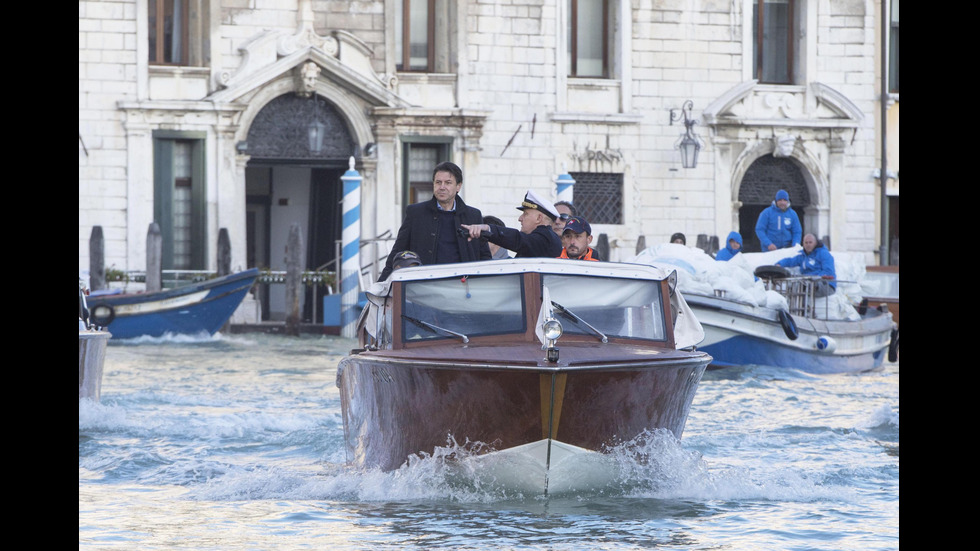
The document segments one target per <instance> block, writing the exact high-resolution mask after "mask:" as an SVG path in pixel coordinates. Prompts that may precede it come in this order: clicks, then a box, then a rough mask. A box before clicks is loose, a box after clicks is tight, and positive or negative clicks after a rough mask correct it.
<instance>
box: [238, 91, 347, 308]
mask: <svg viewBox="0 0 980 551" xmlns="http://www.w3.org/2000/svg"><path fill="white" fill-rule="evenodd" d="M314 123H320V125H322V126H321V127H320V130H321V135H322V146H321V148H320V151H319V152H317V151H316V150H315V149H314V148H312V147H311V143H310V126H311V124H314ZM355 143H356V142H355V140H354V139H352V137H351V132H350V130H349V128H348V125H347V122H346V121H345V119H344V118H343V116H342V115H341V114H340V112H339V111H338V109H337V108H336V107H335V106H334V105H333V104H332V103H331V102H329V101H328V100H326V99H325V98H323V97H322V96H318V95H315V94H314V95H313V96H311V97H302V96H300V95H298V94H295V93H288V94H284V95H281V96H279V97H277V98H275V99H273V100H272V101H270V102H269V103H268V104H267V105H266V106H265V107H263V108H262V110H261V111H260V112H259V113H258V114H257V115H256V117H255V120H254V121H253V122H252V125H251V126H250V127H249V130H248V138H247V141H246V144H245V148H246V152H247V153H248V154H249V156H250V158H249V161H248V164H247V165H246V167H245V186H246V203H247V204H246V251H247V255H248V265H249V266H256V267H259V268H268V269H271V270H285V254H284V251H285V245H286V241H287V239H288V237H289V229H290V227H291V226H292V224H293V223H299V225H300V229H301V230H302V236H303V242H304V245H305V248H306V268H307V269H308V270H316V269H330V268H329V266H328V265H329V264H330V263H331V262H333V261H334V259H335V258H336V242H337V240H340V239H341V238H342V201H343V183H342V181H341V180H340V177H341V176H343V174H344V172H345V171H346V170H347V167H348V165H347V163H348V159H349V158H350V156H351V155H355V156H356V155H358V154H359V152H357V151H356V145H355ZM321 296H322V293H317V294H316V297H314V293H309V292H307V293H305V298H304V303H303V304H304V305H303V312H302V319H303V321H306V322H312V323H319V322H322V319H323V313H322V311H321V310H322V308H319V307H314V300H319V299H320V297H321ZM259 299H260V301H261V303H262V319H263V320H264V321H267V320H275V321H282V320H284V319H285V316H286V307H285V290H284V286H282V285H275V284H272V285H270V284H264V285H262V288H261V289H260V297H259ZM314 311H315V312H316V315H314V314H313V313H314Z"/></svg>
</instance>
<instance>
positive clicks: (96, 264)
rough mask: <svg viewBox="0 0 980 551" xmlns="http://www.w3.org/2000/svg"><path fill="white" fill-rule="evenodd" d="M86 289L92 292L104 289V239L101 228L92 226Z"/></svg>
mask: <svg viewBox="0 0 980 551" xmlns="http://www.w3.org/2000/svg"><path fill="white" fill-rule="evenodd" d="M88 287H89V289H90V290H92V291H98V290H100V289H105V288H106V282H105V237H104V236H103V235H102V226H92V234H91V235H90V236H89V238H88Z"/></svg>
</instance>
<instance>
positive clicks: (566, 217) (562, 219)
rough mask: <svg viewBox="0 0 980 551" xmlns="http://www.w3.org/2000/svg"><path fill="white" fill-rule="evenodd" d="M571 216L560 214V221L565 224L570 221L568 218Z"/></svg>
mask: <svg viewBox="0 0 980 551" xmlns="http://www.w3.org/2000/svg"><path fill="white" fill-rule="evenodd" d="M569 216H570V215H568V214H565V213H562V214H559V215H558V219H559V220H561V221H562V222H564V221H566V220H568V217H569Z"/></svg>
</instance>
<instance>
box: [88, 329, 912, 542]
mask: <svg viewBox="0 0 980 551" xmlns="http://www.w3.org/2000/svg"><path fill="white" fill-rule="evenodd" d="M353 344H354V342H353V341H350V340H346V339H342V338H339V337H319V336H302V337H298V338H297V337H287V336H281V335H252V334H249V335H221V334H218V335H217V336H215V337H213V338H201V339H163V340H145V341H142V342H140V341H128V342H127V341H113V342H111V343H110V346H109V349H108V352H107V358H106V367H105V373H104V377H103V383H102V401H101V403H93V402H91V401H89V400H87V399H86V400H80V401H79V406H78V508H79V512H78V541H79V548H80V549H127V550H128V549H138V550H152V549H194V550H209V549H220V550H233V551H237V550H265V549H276V550H279V549H284V550H289V549H331V550H334V549H337V550H347V549H358V550H359V549H481V550H482V549H548V550H566V549H568V550H571V549H588V548H591V549H603V550H620V549H650V548H652V549H711V550H743V549H744V550H790V549H792V550H797V549H799V550H803V549H806V550H834V551H837V550H862V551H864V550H880V549H898V547H899V539H898V534H899V518H898V517H899V514H898V512H899V500H898V495H899V438H898V436H899V422H898V419H899V414H898V413H899V407H898V406H899V404H898V398H899V388H898V387H899V384H898V374H899V369H898V364H886V366H885V368H884V369H883V370H881V371H879V372H873V373H867V374H861V375H830V376H828V375H822V376H812V375H807V374H804V373H800V372H796V371H793V370H775V369H771V368H763V367H759V366H747V367H742V368H730V369H726V370H719V371H709V372H707V374H706V375H705V378H704V380H703V381H702V382H701V386H700V387H699V389H698V393H697V395H696V397H695V399H694V404H693V406H692V409H691V414H690V417H689V418H688V422H687V427H686V429H685V432H684V435H683V438H682V440H681V441H677V440H675V439H673V438H671V437H669V436H664V435H660V437H658V438H654V439H652V440H651V441H650V442H649V443H647V444H646V445H645V447H644V448H642V449H629V450H624V453H623V454H622V456H621V457H620V458H619V461H620V462H621V467H622V468H623V469H624V471H625V472H626V473H628V475H627V476H626V478H624V479H623V480H622V481H621V484H619V485H618V486H616V487H614V488H607V489H605V490H603V491H602V492H600V493H593V494H580V495H566V496H559V497H555V496H551V497H547V498H544V497H527V498H525V497H522V496H519V495H518V496H515V495H508V494H507V493H505V492H502V491H500V490H499V489H496V488H494V487H493V486H492V485H490V484H485V482H486V481H483V480H481V479H480V477H479V475H478V474H472V475H469V476H467V475H464V474H461V473H460V472H459V471H456V470H453V469H452V468H450V467H449V464H447V463H446V462H444V461H443V460H442V458H440V457H438V456H437V457H430V458H426V459H421V460H419V461H413V462H412V463H410V464H409V465H408V466H406V467H404V468H402V469H401V470H399V471H396V472H393V473H381V472H358V471H353V470H350V469H348V468H346V467H345V466H344V450H343V446H342V437H343V421H342V418H341V413H340V395H339V392H338V390H337V387H336V386H335V382H334V380H335V376H336V366H337V361H338V360H339V358H340V357H341V355H343V354H344V353H345V352H346V351H347V350H349V349H350V348H351V347H352V345H353ZM638 457H642V458H644V459H645V461H637V460H636V458H638Z"/></svg>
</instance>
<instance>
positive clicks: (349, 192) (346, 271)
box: [340, 156, 363, 339]
mask: <svg viewBox="0 0 980 551" xmlns="http://www.w3.org/2000/svg"><path fill="white" fill-rule="evenodd" d="M348 167H349V168H348V169H347V172H345V173H344V175H343V176H341V177H340V180H341V181H342V182H344V216H343V224H344V225H343V234H342V236H341V239H342V242H343V248H342V254H343V261H342V262H341V265H340V275H341V278H342V279H341V280H340V324H341V330H340V335H341V336H342V337H346V338H350V339H352V338H355V337H356V331H357V309H356V308H357V296H358V293H359V291H360V289H359V285H358V281H359V278H358V274H359V273H360V271H361V256H360V245H361V180H362V179H363V178H361V175H360V174H359V173H358V172H357V171H356V170H354V157H353V156H352V157H351V158H350V161H349V163H348Z"/></svg>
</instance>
